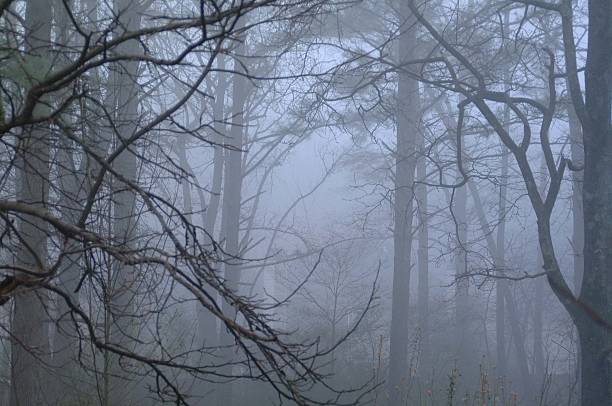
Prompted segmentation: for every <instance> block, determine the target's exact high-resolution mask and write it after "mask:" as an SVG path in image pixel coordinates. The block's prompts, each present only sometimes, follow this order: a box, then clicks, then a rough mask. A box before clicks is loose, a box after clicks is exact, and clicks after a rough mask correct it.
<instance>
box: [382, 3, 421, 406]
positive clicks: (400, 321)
mask: <svg viewBox="0 0 612 406" xmlns="http://www.w3.org/2000/svg"><path fill="white" fill-rule="evenodd" d="M399 20H400V24H401V30H400V36H399V64H400V66H401V65H402V64H405V63H406V62H407V61H410V60H413V59H415V54H416V47H417V40H416V30H415V24H414V19H413V18H412V16H411V13H410V10H409V8H408V7H407V4H405V2H402V3H401V6H400V13H399ZM407 69H410V65H406V66H402V69H400V71H399V82H398V92H397V98H398V100H397V146H396V148H397V150H396V152H395V153H396V155H395V197H394V199H395V200H394V206H393V212H394V228H393V246H394V250H393V291H392V303H391V332H390V337H389V338H390V352H389V378H388V380H387V385H388V387H387V393H388V399H389V405H393V406H396V405H402V404H405V402H406V396H407V393H406V388H407V387H408V383H409V382H408V381H409V379H410V377H409V373H408V372H409V368H408V340H409V334H410V331H409V326H408V314H407V313H408V305H409V294H410V268H411V263H410V262H411V253H412V211H413V186H414V172H415V167H416V156H415V145H416V140H417V137H418V133H419V122H420V117H419V114H420V111H421V108H420V98H419V85H418V82H417V81H415V80H414V79H413V78H411V76H410V75H409V74H408V72H407V71H406V70H407Z"/></svg>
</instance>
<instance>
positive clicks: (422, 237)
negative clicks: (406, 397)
mask: <svg viewBox="0 0 612 406" xmlns="http://www.w3.org/2000/svg"><path fill="white" fill-rule="evenodd" d="M420 139H421V140H422V142H421V145H420V147H421V150H423V149H424V147H425V145H424V144H425V142H424V138H423V137H420ZM417 179H418V180H419V181H421V182H425V181H426V179H427V160H426V157H425V156H422V157H420V158H419V161H418V163H417ZM415 193H416V196H415V198H416V201H417V205H418V207H417V210H418V216H419V230H418V250H417V263H418V277H419V278H418V295H417V308H418V319H419V334H420V336H421V342H420V348H421V358H420V372H421V376H422V377H423V378H426V377H427V374H429V368H430V366H431V347H430V336H429V224H428V212H427V204H428V196H427V186H426V185H425V184H424V183H421V184H419V185H417V187H416V191H415Z"/></svg>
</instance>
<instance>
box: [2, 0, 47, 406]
mask: <svg viewBox="0 0 612 406" xmlns="http://www.w3.org/2000/svg"><path fill="white" fill-rule="evenodd" d="M25 32H26V34H25V35H26V38H27V51H28V52H29V57H30V58H33V60H32V64H40V66H43V67H44V66H46V61H47V59H46V57H47V53H48V50H49V49H48V47H50V39H51V13H50V10H49V8H48V7H47V6H46V2H45V1H42V0H28V1H27V3H26V16H25ZM45 74H46V72H45ZM45 109H46V107H45V106H44V101H41V102H39V103H38V106H37V107H36V108H35V109H34V115H36V114H41V113H42V112H43V111H44V110H45ZM50 142H51V136H50V131H49V128H48V127H47V126H45V125H44V124H37V125H32V126H27V127H24V128H23V131H22V132H21V134H19V136H18V151H17V160H16V163H15V166H16V174H17V199H18V200H20V201H22V202H24V203H27V204H29V205H32V206H35V207H38V208H41V209H42V208H46V206H47V202H48V197H49V176H50V170H49V165H50V162H49V149H50V145H49V143H50ZM17 227H18V230H19V235H20V238H21V241H20V243H19V246H18V248H17V253H16V257H15V265H16V266H18V267H20V268H23V269H26V270H27V271H28V272H31V273H32V274H31V275H27V274H22V273H21V272H19V271H16V272H15V278H23V277H29V276H34V275H36V274H37V273H42V272H45V266H46V263H47V234H46V233H47V227H46V224H45V222H44V221H43V220H41V219H40V218H38V217H35V216H29V215H23V216H21V218H20V219H19V220H18V223H17ZM47 304H48V298H47V295H46V292H45V291H43V290H39V289H26V290H23V291H22V292H20V293H17V294H16V295H15V298H14V308H13V317H12V326H11V333H12V337H13V340H12V341H11V392H10V400H9V402H10V405H11V406H30V405H34V406H36V405H42V404H44V402H45V400H46V393H47V389H48V388H47V384H48V376H47V374H48V371H47V369H46V368H47V365H48V364H47V363H48V361H49V359H50V346H49V319H48V316H47V312H46V308H47Z"/></svg>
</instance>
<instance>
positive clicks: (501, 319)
mask: <svg viewBox="0 0 612 406" xmlns="http://www.w3.org/2000/svg"><path fill="white" fill-rule="evenodd" d="M507 181H508V151H507V150H506V148H505V147H503V146H502V160H501V184H500V187H499V202H498V219H497V221H498V224H497V247H496V248H497V249H496V251H495V255H496V259H495V266H496V271H497V275H498V276H500V277H503V275H504V267H505V263H506V258H505V256H506V249H505V248H506V199H507V186H506V182H507ZM507 289H508V286H507V283H506V281H505V280H504V279H501V278H500V279H498V280H496V281H495V337H496V356H497V365H496V367H497V376H498V377H499V378H501V379H502V380H506V378H507V364H506V348H507V347H506V302H505V300H504V297H505V293H506V290H507Z"/></svg>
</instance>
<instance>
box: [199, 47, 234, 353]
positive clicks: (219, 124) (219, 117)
mask: <svg viewBox="0 0 612 406" xmlns="http://www.w3.org/2000/svg"><path fill="white" fill-rule="evenodd" d="M217 64H218V67H219V73H217V86H216V92H215V102H214V105H213V119H214V120H215V122H214V124H213V131H214V132H213V136H212V142H213V148H214V152H213V173H212V182H211V188H210V198H209V199H208V206H206V211H205V214H204V219H203V221H204V230H205V232H206V233H207V236H206V237H207V238H208V242H207V243H208V244H209V245H210V247H211V248H212V247H213V245H214V242H215V235H216V234H215V227H216V224H217V217H218V213H219V204H220V200H221V186H222V183H223V168H224V160H225V154H224V147H223V144H224V142H225V134H226V125H225V93H226V91H227V79H226V77H225V75H224V74H223V73H222V72H221V71H222V70H224V69H225V56H223V55H222V54H221V55H219V56H218V57H217ZM203 199H204V194H203V193H202V194H201V195H200V200H201V201H202V204H204V203H203ZM198 331H199V336H200V337H201V338H202V339H203V340H204V344H205V345H207V346H214V345H216V343H217V340H218V332H217V321H216V319H215V318H214V317H213V316H212V314H210V313H209V312H206V311H200V312H198Z"/></svg>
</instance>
